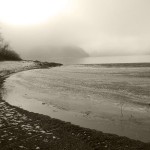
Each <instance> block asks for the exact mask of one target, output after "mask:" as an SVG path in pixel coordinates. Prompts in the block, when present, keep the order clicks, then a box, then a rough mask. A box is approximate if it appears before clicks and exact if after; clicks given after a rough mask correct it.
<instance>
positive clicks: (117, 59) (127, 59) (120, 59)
mask: <svg viewBox="0 0 150 150" xmlns="http://www.w3.org/2000/svg"><path fill="white" fill-rule="evenodd" d="M47 61H53V62H59V63H63V64H105V63H137V62H138V63H139V62H150V55H143V56H107V57H86V58H57V59H53V58H51V59H49V60H47Z"/></svg>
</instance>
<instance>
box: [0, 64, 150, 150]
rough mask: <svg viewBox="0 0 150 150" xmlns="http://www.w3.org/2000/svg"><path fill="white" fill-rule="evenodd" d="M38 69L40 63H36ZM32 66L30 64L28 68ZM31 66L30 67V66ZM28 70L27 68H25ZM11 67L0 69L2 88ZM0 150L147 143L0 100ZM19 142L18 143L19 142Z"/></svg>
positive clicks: (124, 146) (130, 146) (139, 146)
mask: <svg viewBox="0 0 150 150" xmlns="http://www.w3.org/2000/svg"><path fill="white" fill-rule="evenodd" d="M38 67H39V68H40V66H38ZM38 67H35V66H34V67H33V68H38ZM31 68H32V67H31ZM31 68H30V69H31ZM28 69H29V68H28ZM10 72H11V73H12V72H13V71H12V70H7V71H5V74H4V73H3V71H2V72H1V80H0V81H1V88H2V84H3V81H4V80H5V77H6V76H7V75H9V73H10ZM0 111H1V114H2V115H1V118H0V119H1V122H2V123H0V124H1V127H0V147H1V148H2V149H10V148H13V149H87V150H88V149H111V150H113V149H114V150H115V149H128V150H129V149H134V150H135V149H140V150H142V149H143V150H144V149H145V150H146V149H147V150H148V149H149V147H150V145H149V144H144V143H142V142H140V141H135V140H130V139H128V138H126V137H119V136H116V135H112V134H104V133H102V132H100V131H95V130H90V129H85V128H81V127H79V126H75V125H72V124H70V123H66V122H63V121H60V120H57V119H52V118H50V117H47V116H44V115H40V114H36V113H32V112H28V111H25V110H22V109H21V108H18V107H15V106H11V105H9V104H8V103H6V102H5V101H4V100H2V98H1V100H0ZM19 141H20V142H19Z"/></svg>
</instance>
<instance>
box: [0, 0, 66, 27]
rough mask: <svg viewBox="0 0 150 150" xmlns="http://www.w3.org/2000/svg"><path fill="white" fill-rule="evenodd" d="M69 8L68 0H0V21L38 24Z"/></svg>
mask: <svg viewBox="0 0 150 150" xmlns="http://www.w3.org/2000/svg"><path fill="white" fill-rule="evenodd" d="M68 9H69V0H0V22H2V23H7V24H14V25H30V24H38V23H42V22H44V21H47V20H49V19H50V18H51V17H55V16H57V15H59V14H61V13H64V12H65V11H67V10H68Z"/></svg>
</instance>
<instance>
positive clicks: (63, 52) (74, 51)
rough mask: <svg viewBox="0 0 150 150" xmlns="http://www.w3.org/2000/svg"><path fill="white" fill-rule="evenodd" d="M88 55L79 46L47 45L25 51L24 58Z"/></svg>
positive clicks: (38, 58)
mask: <svg viewBox="0 0 150 150" xmlns="http://www.w3.org/2000/svg"><path fill="white" fill-rule="evenodd" d="M88 56H89V55H88V54H87V53H86V52H85V51H84V50H83V49H82V48H79V47H75V46H64V47H60V46H48V47H46V46H45V47H40V46H39V47H37V48H34V49H33V50H31V51H30V52H29V53H26V56H25V57H26V59H33V60H35V59H37V60H43V59H44V60H48V59H50V58H82V57H88Z"/></svg>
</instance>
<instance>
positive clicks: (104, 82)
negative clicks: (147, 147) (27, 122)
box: [4, 58, 150, 142]
mask: <svg viewBox="0 0 150 150" xmlns="http://www.w3.org/2000/svg"><path fill="white" fill-rule="evenodd" d="M89 59H93V58H88V60H89ZM97 59H99V58H97ZM103 60H105V59H104V58H103ZM145 60H146V59H145ZM94 61H96V60H95V59H94ZM99 61H100V60H99ZM105 61H106V60H105ZM107 61H108V60H107ZM120 61H121V60H120ZM84 62H85V61H84ZM103 63H104V61H103ZM88 64H89V61H88ZM149 79H150V67H148V66H142V67H138V66H136V65H135V64H134V65H131V64H130V65H128V64H127V65H121V66H120V65H119V66H118V65H114V66H113V65H112V66H109V65H106V66H105V65H104V66H103V65H99V64H92V62H91V64H90V65H87V64H82V65H65V66H62V67H56V68H50V69H38V70H30V71H24V72H20V73H17V74H14V75H12V76H10V77H9V78H8V79H7V80H6V82H5V84H4V87H5V92H4V99H5V100H6V101H7V102H9V103H10V104H12V105H15V106H18V107H21V108H23V109H26V110H28V111H32V112H36V113H41V114H45V115H49V116H50V117H53V118H58V119H61V120H64V121H68V122H71V123H73V124H76V125H80V126H82V127H86V128H91V129H96V130H100V131H103V132H106V133H114V134H117V135H121V136H127V137H129V138H132V139H137V140H141V141H145V142H150V128H149V127H150V80H149Z"/></svg>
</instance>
